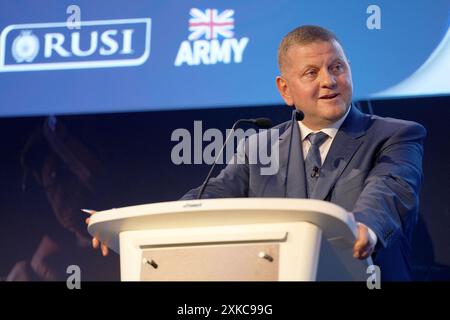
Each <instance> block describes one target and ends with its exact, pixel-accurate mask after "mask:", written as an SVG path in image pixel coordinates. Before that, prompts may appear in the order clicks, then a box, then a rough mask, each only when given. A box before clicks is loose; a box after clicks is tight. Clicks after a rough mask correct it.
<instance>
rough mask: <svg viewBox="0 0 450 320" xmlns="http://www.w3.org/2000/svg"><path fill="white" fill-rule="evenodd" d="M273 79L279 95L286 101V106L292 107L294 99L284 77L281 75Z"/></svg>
mask: <svg viewBox="0 0 450 320" xmlns="http://www.w3.org/2000/svg"><path fill="white" fill-rule="evenodd" d="M275 81H276V84H277V88H278V91H279V92H280V95H281V97H282V98H283V100H284V102H286V104H287V105H288V106H291V107H292V106H293V105H294V99H292V96H291V92H290V90H289V86H288V83H287V81H286V79H284V78H283V77H282V76H278V77H277V78H276V80H275Z"/></svg>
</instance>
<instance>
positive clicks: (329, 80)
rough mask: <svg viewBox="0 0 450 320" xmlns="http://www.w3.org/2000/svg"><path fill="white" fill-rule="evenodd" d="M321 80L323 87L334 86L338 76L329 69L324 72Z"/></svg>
mask: <svg viewBox="0 0 450 320" xmlns="http://www.w3.org/2000/svg"><path fill="white" fill-rule="evenodd" d="M320 80H321V84H322V87H323V88H334V87H335V86H336V77H335V76H334V75H333V74H332V73H330V72H329V71H328V70H327V71H323V72H322V75H321V79H320Z"/></svg>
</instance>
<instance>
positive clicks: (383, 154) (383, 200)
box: [353, 123, 426, 247]
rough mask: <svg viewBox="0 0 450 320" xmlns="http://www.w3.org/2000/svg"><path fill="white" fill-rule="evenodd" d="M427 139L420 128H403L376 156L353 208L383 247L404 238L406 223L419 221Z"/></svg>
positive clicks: (413, 125)
mask: <svg viewBox="0 0 450 320" xmlns="http://www.w3.org/2000/svg"><path fill="white" fill-rule="evenodd" d="M425 136H426V130H425V128H424V127H422V126H421V125H419V124H416V123H413V124H408V125H402V127H401V128H400V129H399V130H397V131H396V132H395V133H394V134H393V135H392V136H391V137H390V138H389V139H388V140H387V141H386V142H385V143H384V145H383V146H382V148H381V150H380V151H379V153H378V154H377V156H376V158H375V166H374V167H373V169H372V170H371V171H370V173H369V175H368V177H367V179H366V180H365V183H364V188H363V191H362V192H361V194H360V196H359V198H358V200H357V201H356V203H355V206H354V208H353V213H354V215H355V220H356V221H358V222H360V223H363V224H365V225H366V226H368V227H369V228H371V229H372V230H373V231H374V232H375V233H376V235H377V237H378V242H379V243H380V245H382V246H383V247H387V246H389V244H390V243H391V242H392V241H393V239H395V238H396V237H398V236H400V235H402V233H403V228H402V226H403V224H404V223H406V222H407V221H408V220H410V219H415V218H416V215H417V212H418V207H419V192H420V186H421V183H422V179H423V174H422V157H423V140H424V139H425Z"/></svg>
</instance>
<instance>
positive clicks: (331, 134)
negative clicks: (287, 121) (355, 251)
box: [298, 106, 378, 248]
mask: <svg viewBox="0 0 450 320" xmlns="http://www.w3.org/2000/svg"><path fill="white" fill-rule="evenodd" d="M350 109H351V106H350V107H349V108H348V110H347V112H346V113H345V115H344V116H343V117H342V118H340V119H339V120H338V121H336V122H334V123H332V124H331V125H330V126H329V127H326V128H322V129H320V130H318V131H314V130H311V129H310V128H308V127H307V126H305V125H304V124H303V122H301V121H298V126H299V128H300V137H301V139H302V150H303V160H305V159H306V155H307V154H308V151H309V148H310V147H311V142H310V141H309V139H308V138H307V137H308V135H309V134H310V133H311V132H312V133H317V132H320V131H321V132H323V133H326V134H327V135H328V138H327V140H325V142H323V143H322V145H321V146H320V147H319V151H320V158H321V160H322V164H323V163H324V162H325V159H326V157H327V154H328V151H329V150H330V147H331V144H332V143H333V140H334V138H335V137H336V134H337V132H338V130H339V128H340V127H341V125H342V123H343V122H344V121H345V119H346V118H347V116H348V114H349V112H350ZM357 224H358V225H363V226H365V227H366V228H367V229H368V230H369V240H370V242H371V243H372V245H373V247H374V248H375V245H376V244H377V241H378V238H377V235H376V234H375V232H373V230H372V229H370V228H369V227H367V226H366V225H364V224H362V223H359V222H357Z"/></svg>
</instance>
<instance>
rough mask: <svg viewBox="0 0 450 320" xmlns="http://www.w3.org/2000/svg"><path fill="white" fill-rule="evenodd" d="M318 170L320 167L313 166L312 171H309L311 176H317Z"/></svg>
mask: <svg viewBox="0 0 450 320" xmlns="http://www.w3.org/2000/svg"><path fill="white" fill-rule="evenodd" d="M319 171H320V169H319V168H318V167H316V166H314V168H313V171H312V172H311V178H318V177H319Z"/></svg>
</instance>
